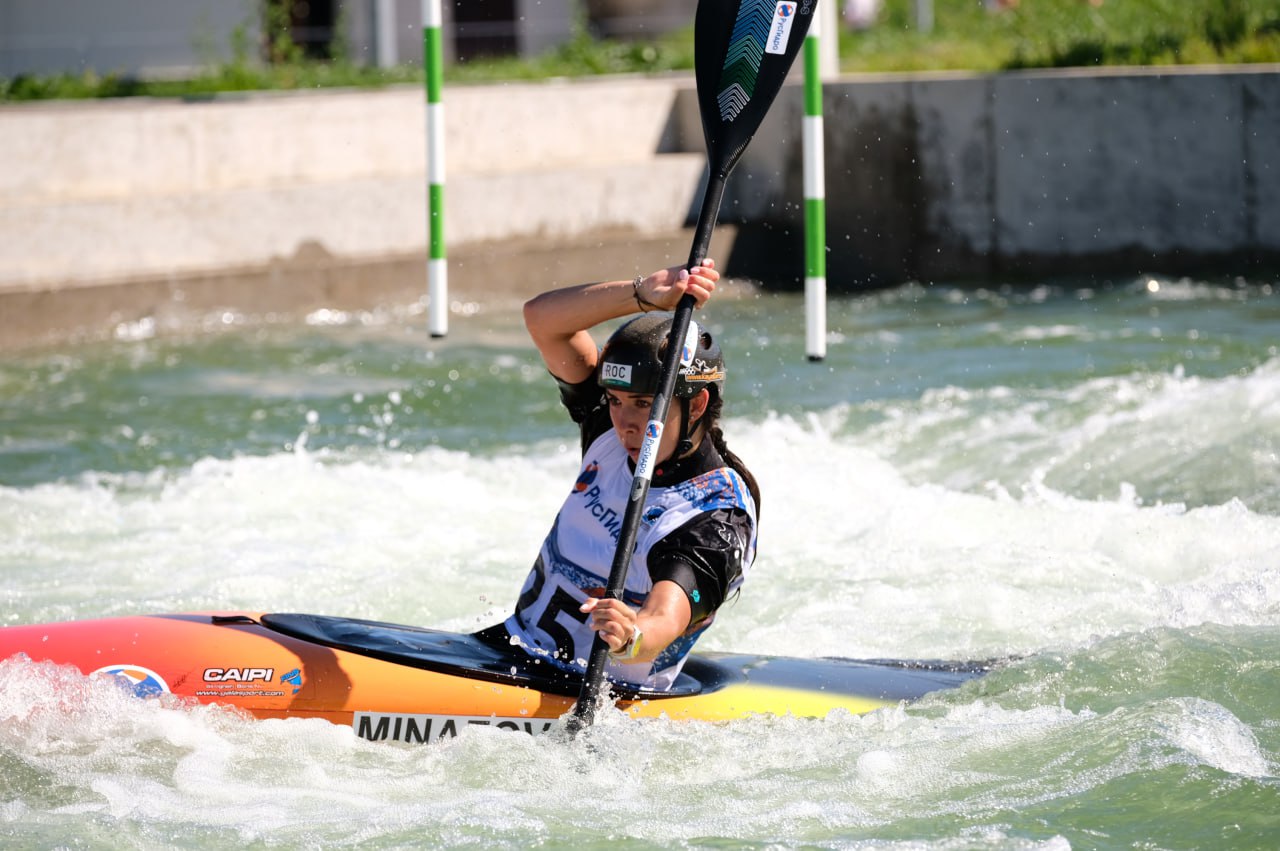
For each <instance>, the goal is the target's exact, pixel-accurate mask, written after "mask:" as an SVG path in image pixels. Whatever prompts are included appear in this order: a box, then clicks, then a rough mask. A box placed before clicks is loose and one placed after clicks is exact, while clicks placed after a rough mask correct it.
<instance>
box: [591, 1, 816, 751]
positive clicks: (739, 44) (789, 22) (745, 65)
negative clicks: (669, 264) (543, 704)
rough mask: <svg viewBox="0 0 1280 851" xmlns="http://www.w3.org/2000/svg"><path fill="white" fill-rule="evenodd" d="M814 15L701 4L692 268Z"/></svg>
mask: <svg viewBox="0 0 1280 851" xmlns="http://www.w3.org/2000/svg"><path fill="white" fill-rule="evenodd" d="M816 5H817V0H798V2H792V0H778V2H776V3H775V2H771V0H699V2H698V11H697V15H696V18H695V20H694V41H695V42H696V43H697V45H698V52H697V54H696V57H695V76H696V77H697V87H698V109H699V112H700V113H701V116H702V127H703V132H704V134H705V135H706V140H707V165H708V178H707V188H706V191H705V192H704V194H703V197H702V207H701V209H700V210H699V211H698V222H697V225H696V226H695V228H694V239H693V247H692V250H691V251H690V252H689V263H688V268H693V267H694V266H697V265H699V264H700V263H702V262H703V260H705V259H706V255H707V250H708V248H709V247H710V245H711V232H712V231H713V230H714V229H715V225H716V220H717V218H718V217H719V214H720V202H721V201H722V200H723V198H724V188H725V183H726V181H727V180H728V177H729V172H731V171H732V170H733V167H734V165H736V164H737V162H738V158H739V157H740V156H741V155H742V152H743V151H744V150H745V149H746V146H747V143H748V142H750V140H751V136H752V135H753V134H754V133H755V131H756V129H757V128H758V127H759V126H760V122H761V121H762V120H763V119H764V116H765V113H766V112H768V110H769V106H770V104H771V103H772V102H773V99H774V97H775V96H776V95H777V93H778V90H779V89H780V88H781V86H782V83H783V81H784V80H785V79H786V75H787V69H788V68H789V67H790V66H791V63H792V61H793V60H794V59H795V56H796V53H797V52H798V51H799V49H800V45H801V43H802V41H803V39H804V31H805V30H806V29H807V28H808V25H809V20H810V18H811V16H812V14H813V11H814V8H815V7H816ZM789 33H790V34H791V35H789ZM791 36H794V38H792V37H791ZM693 307H694V298H693V296H691V295H688V294H685V295H684V296H683V297H681V299H680V302H679V304H678V305H677V306H676V311H675V316H674V318H673V319H672V322H671V333H670V335H669V336H668V338H667V350H666V352H665V353H664V354H663V357H662V371H661V372H660V373H659V377H658V390H657V393H656V394H655V395H654V397H653V406H652V408H651V410H650V416H649V422H648V425H647V426H646V428H645V437H644V443H643V444H642V445H641V447H640V456H639V457H640V460H639V461H638V462H637V464H636V474H635V478H634V479H632V482H631V493H630V495H629V496H628V499H627V507H626V511H625V512H624V514H623V520H622V529H621V530H620V531H619V535H618V544H617V547H616V548H615V549H614V555H613V564H612V566H611V568H610V570H609V581H608V584H607V585H606V587H605V594H606V596H608V597H611V598H613V599H616V600H621V599H622V593H623V588H624V587H625V586H626V582H627V570H628V568H629V567H630V566H631V558H632V556H633V555H634V553H635V545H636V529H637V527H638V526H639V524H640V516H641V514H642V513H643V511H644V503H645V500H646V498H647V497H648V495H649V480H650V477H651V476H652V473H653V469H654V467H655V466H656V464H655V463H654V462H655V461H656V460H657V450H658V444H659V442H660V441H661V437H662V429H663V425H664V424H665V423H666V419H667V411H668V410H669V409H670V406H671V397H672V395H673V391H674V389H675V386H676V378H677V370H678V369H679V366H680V358H681V355H682V353H683V351H684V349H685V345H684V342H685V338H686V336H687V335H688V332H689V324H690V322H691V317H692V315H693ZM608 661H609V647H608V645H607V644H605V642H604V639H602V638H601V637H600V635H599V633H597V634H596V635H595V638H594V641H593V642H592V645H591V654H590V657H589V658H588V659H587V670H586V673H585V675H584V677H583V681H582V690H581V692H580V693H579V695H578V702H577V704H575V705H574V708H573V713H572V715H571V716H570V717H569V719H568V723H567V727H568V730H569V733H570V735H574V734H576V733H577V732H578V731H579V730H581V729H582V728H583V727H586V726H587V725H589V724H591V722H592V720H593V719H594V718H595V713H596V709H597V707H598V705H599V703H600V695H601V692H602V690H603V688H604V671H605V667H606V666H607V665H608Z"/></svg>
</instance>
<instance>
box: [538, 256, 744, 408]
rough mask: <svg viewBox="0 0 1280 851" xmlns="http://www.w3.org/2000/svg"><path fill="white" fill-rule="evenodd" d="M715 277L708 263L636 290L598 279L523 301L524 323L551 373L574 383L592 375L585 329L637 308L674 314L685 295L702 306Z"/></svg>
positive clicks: (593, 352) (593, 351)
mask: <svg viewBox="0 0 1280 851" xmlns="http://www.w3.org/2000/svg"><path fill="white" fill-rule="evenodd" d="M719 279H720V273H719V272H717V271H716V268H715V262H714V261H712V260H707V261H705V262H704V263H703V265H702V266H696V267H694V268H693V269H692V270H690V271H689V272H686V271H685V270H684V267H683V266H672V267H671V268H669V269H663V270H661V271H658V272H654V273H653V274H652V275H650V276H649V277H647V278H644V279H643V280H642V281H641V282H640V285H639V287H638V288H636V287H634V286H633V285H632V282H631V281H603V282H600V283H594V284H579V285H577V286H572V287H564V288H563V289H558V290H548V291H547V292H544V293H542V294H540V295H537V296H534V297H533V298H531V299H529V300H528V301H527V302H525V305H524V324H525V327H526V328H527V329H528V330H529V336H530V337H531V338H532V339H533V344H534V345H535V346H537V347H538V351H539V352H540V353H541V354H542V360H543V361H544V362H545V363H546V365H547V369H548V370H550V371H551V374H552V375H554V376H555V377H556V378H559V379H560V380H561V381H566V382H568V383H570V384H577V383H579V382H582V381H586V380H587V379H588V378H590V377H591V374H592V373H593V372H594V371H595V368H596V360H597V358H598V357H599V351H598V350H597V348H596V343H595V340H593V339H592V338H591V335H590V334H589V333H588V329H590V328H593V327H595V326H596V325H599V324H600V323H601V322H607V321H608V320H610V319H617V318H618V317H620V316H627V315H629V314H632V313H638V312H640V311H641V310H642V309H643V310H651V309H652V310H673V309H675V306H676V305H677V304H678V303H679V302H680V298H681V296H683V295H684V294H685V293H686V292H688V293H690V294H691V295H692V296H693V297H694V299H695V300H696V302H697V305H698V306H699V307H701V306H702V305H703V304H705V303H706V301H707V299H708V298H710V297H711V292H712V291H713V290H714V289H715V287H716V281H718V280H719ZM637 295H638V296H639V298H638V299H637Z"/></svg>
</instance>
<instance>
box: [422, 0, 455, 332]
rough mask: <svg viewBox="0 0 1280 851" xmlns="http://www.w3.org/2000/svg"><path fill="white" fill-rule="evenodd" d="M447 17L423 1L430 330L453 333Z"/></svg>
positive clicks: (432, 0) (434, 1)
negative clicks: (444, 95) (447, 230)
mask: <svg viewBox="0 0 1280 851" xmlns="http://www.w3.org/2000/svg"><path fill="white" fill-rule="evenodd" d="M443 25H444V14H443V12H442V11H441V6H440V0H422V64H423V68H424V69H425V70H426V81H427V328H428V330H429V331H430V332H431V336H432V337H443V336H444V335H445V334H447V333H448V332H449V264H448V260H446V259H445V248H444V104H443V103H442V102H441V97H440V95H441V90H442V89H443V88H444V85H443V84H444V38H443V35H442V33H441V30H442V29H443Z"/></svg>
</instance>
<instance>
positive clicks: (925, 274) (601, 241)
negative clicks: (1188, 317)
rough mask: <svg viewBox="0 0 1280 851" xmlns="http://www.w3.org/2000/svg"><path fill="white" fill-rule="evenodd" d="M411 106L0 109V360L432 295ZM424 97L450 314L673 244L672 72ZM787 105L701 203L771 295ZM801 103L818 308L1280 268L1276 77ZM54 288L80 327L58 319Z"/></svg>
mask: <svg viewBox="0 0 1280 851" xmlns="http://www.w3.org/2000/svg"><path fill="white" fill-rule="evenodd" d="M423 101H424V97H423V94H422V92H421V91H420V90H418V89H416V88H413V87H408V88H396V89H389V90H385V91H379V92H356V91H340V92H315V93H306V94H297V93H292V94H262V95H250V96H244V95H240V96H227V97H217V98H213V99H210V100H208V101H201V102H180V101H164V100H147V99H130V100H121V101H110V102H92V103H53V104H32V105H9V106H4V107H0V163H2V164H3V167H0V347H3V346H6V345H7V346H13V345H19V344H22V343H23V342H24V341H29V340H31V339H34V338H33V337H31V334H30V333H29V332H28V331H25V330H23V329H26V328H34V327H43V328H44V331H45V332H46V333H45V336H43V337H40V338H39V339H47V338H49V335H55V336H56V335H57V334H60V333H71V329H73V328H74V330H76V331H77V332H80V331H84V332H85V333H93V332H94V331H95V329H96V330H97V331H98V332H101V331H102V330H103V329H104V328H109V327H110V323H112V322H115V321H119V320H123V321H127V320H128V319H129V317H136V316H138V315H142V314H144V313H145V311H148V310H151V311H153V312H154V311H163V310H165V309H167V308H166V307H165V305H166V304H169V302H166V299H169V300H170V301H174V300H177V301H183V300H185V303H186V304H188V305H193V304H199V305H218V304H221V305H225V306H227V307H232V308H241V309H249V310H251V309H253V308H254V306H255V305H254V302H253V298H254V294H255V293H266V292H268V291H271V292H272V293H273V295H272V297H271V304H272V305H278V304H286V303H288V302H289V300H290V298H292V299H294V301H295V302H296V303H297V304H299V305H303V304H313V303H315V302H316V301H318V300H323V299H324V298H326V297H334V298H337V297H338V295H339V294H340V295H341V298H342V300H343V302H344V304H346V305H347V306H354V305H356V304H358V303H359V300H360V298H361V296H360V292H362V290H360V289H359V288H356V287H352V286H347V285H344V284H342V283H341V281H338V280H337V278H335V276H339V277H341V279H342V281H350V280H369V281H372V282H380V283H376V285H374V284H371V285H370V286H368V287H367V288H365V289H364V290H363V292H364V293H365V294H366V298H367V299H370V300H371V299H375V298H405V297H412V295H408V296H406V294H407V293H408V294H412V293H413V292H415V291H425V283H424V280H425V278H424V275H425V273H424V272H423V271H422V269H423V266H422V265H420V264H422V263H423V257H424V255H425V245H426V227H425V208H426V203H425V194H426V181H425V165H424V164H425V150H424V148H425V142H424V137H425V129H424V122H425V119H424V110H423ZM445 106H446V113H447V120H446V125H447V132H446V154H445V159H446V171H447V174H448V184H447V187H446V238H447V240H448V241H449V244H450V253H451V256H453V257H456V258H457V265H458V266H459V270H460V271H459V274H458V275H457V277H456V283H457V284H458V289H457V293H458V297H459V298H460V299H462V300H467V299H470V298H473V297H481V296H483V297H490V296H492V295H494V294H495V293H503V294H504V295H505V296H511V295H515V296H516V297H518V296H519V294H520V292H524V293H528V292H532V291H536V290H537V289H541V288H543V287H544V286H547V285H551V284H553V283H557V282H560V281H561V280H562V276H564V275H570V274H574V275H576V274H581V275H583V276H584V277H597V276H606V275H610V274H617V275H618V276H619V277H627V276H629V275H630V274H634V271H635V270H638V269H639V268H645V267H647V266H649V265H651V264H653V265H656V264H657V263H660V262H663V260H664V259H665V258H672V259H673V261H675V262H678V261H679V260H680V259H682V258H683V256H684V254H685V253H686V252H687V249H688V241H687V234H686V232H685V228H687V226H688V225H689V224H690V222H691V220H692V216H693V213H694V209H695V206H696V203H697V201H698V199H699V197H700V193H701V185H702V182H703V180H704V174H703V172H704V162H703V160H704V155H703V140H702V130H701V123H700V119H699V116H698V111H697V104H696V96H695V92H694V88H693V81H692V78H691V77H690V76H688V75H671V76H665V77H659V78H654V79H640V78H631V77H625V78H607V79H598V80H591V81H581V82H564V81H557V82H545V83H520V84H507V85H494V86H454V87H448V88H446V92H445ZM801 106H802V104H801V99H800V90H799V87H798V86H797V85H789V86H788V87H787V88H786V89H785V90H784V91H783V92H782V94H781V95H780V96H779V98H778V100H777V101H776V102H775V104H774V107H773V109H772V111H771V113H770V115H769V116H768V117H767V118H766V120H765V122H764V124H763V125H762V127H761V128H760V130H759V131H758V133H757V134H756V137H755V140H754V141H753V142H752V144H751V146H750V148H749V149H748V150H747V153H746V156H745V157H744V159H743V161H742V162H741V163H740V164H739V166H738V168H737V170H736V171H735V172H734V174H733V176H732V178H731V179H730V181H729V185H728V189H727V192H726V196H725V202H724V206H723V208H722V212H721V222H722V223H724V224H725V225H733V226H734V227H733V228H726V230H725V232H726V233H727V234H734V233H736V234H737V238H736V239H734V240H732V241H726V240H723V239H722V240H720V242H719V243H718V250H719V252H720V257H719V259H720V260H721V264H722V267H723V268H725V269H726V270H727V271H728V272H729V273H730V274H733V275H736V276H738V277H743V278H750V279H754V280H756V281H760V282H763V284H764V285H766V286H774V287H789V286H799V285H800V282H801V281H802V279H803V218H802V212H801V210H802V190H801V177H802V162H801V148H800V143H799V139H800V116H801V111H802V110H801ZM824 112H825V115H826V140H825V141H826V193H827V212H828V221H827V236H828V251H829V256H828V264H827V269H828V280H829V287H830V289H831V290H832V291H833V292H841V291H854V290H858V289H861V288H866V287H872V286H885V285H893V284H896V283H900V282H903V281H907V280H919V281H925V282H929V281H963V280H980V281H991V280H1014V279H1018V278H1035V277H1043V276H1047V275H1049V276H1056V277H1072V276H1075V277H1079V278H1087V279H1092V278H1096V277H1098V276H1108V275H1114V276H1125V275H1138V274H1141V273H1143V272H1165V273H1173V274H1180V273H1187V274H1190V273H1196V272H1198V271H1208V272H1211V273H1213V274H1219V275H1236V274H1241V275H1247V274H1253V273H1255V272H1257V271H1258V270H1266V269H1275V268H1280V144H1278V143H1277V140H1278V139H1280V66H1252V67H1230V68H1159V69H1153V68H1146V69H1110V70H1101V71H1054V72H1049V71H1042V72H1018V73H1007V74H990V75H973V74H928V75H911V76H906V75H874V76H859V77H845V78H842V79H841V80H839V81H837V82H835V83H829V84H828V85H827V86H826V87H825V93H824ZM556 253H559V254H560V255H562V256H561V257H560V258H559V259H557V260H555V261H552V260H549V259H548V258H549V256H550V255H553V254H556ZM570 254H578V255H580V256H582V257H591V258H592V262H593V263H594V262H601V263H602V264H603V265H608V261H609V259H610V258H614V264H613V265H614V267H616V268H603V267H602V268H598V269H593V270H587V269H585V268H584V267H583V266H582V265H581V264H575V263H573V262H571V261H570V260H568V259H567V257H568V255H570ZM489 257H492V258H494V260H493V268H492V269H486V268H485V267H486V264H487V261H486V258H489ZM522 257H523V258H532V259H528V260H524V259H522ZM490 272H491V273H492V274H489V273H490ZM389 278H395V279H396V280H398V281H400V283H399V284H398V285H391V284H389V283H388V280H389ZM451 280H454V279H453V276H451ZM245 281H248V282H252V281H258V282H262V281H269V282H274V283H273V284H272V286H270V287H268V286H255V285H252V284H251V283H250V284H245V285H239V284H237V283H236V282H245ZM285 281H287V282H288V286H287V287H285V286H284V284H283V282H285ZM309 281H310V282H312V283H310V284H309V283H308V282H309ZM566 282H567V281H566ZM470 287H475V290H474V291H468V288H470ZM513 288H514V290H516V291H514V292H513ZM197 290H199V292H200V295H199V297H196V295H195V293H196V291H197ZM90 291H92V295H91V296H90V295H89V294H88V293H89V292H90ZM219 292H221V293H223V294H224V296H223V297H222V300H221V301H220V300H219V296H218V293H219ZM131 293H133V294H145V296H144V295H137V296H136V297H135V296H134V295H131ZM179 294H181V295H179ZM76 298H80V299H81V300H82V301H81V303H82V304H84V305H92V309H89V308H88V307H86V309H85V310H83V311H76V310H73V309H65V305H68V304H71V303H72V302H73V301H74V300H75V299H76ZM262 298H265V296H262ZM53 305H63V306H64V309H58V308H56V307H53ZM112 305H114V306H115V307H116V309H110V308H111V306H112ZM169 306H173V305H172V304H170V305H169ZM37 314H38V315H40V316H44V317H46V319H45V320H44V323H45V324H44V326H40V323H39V322H36V321H34V320H32V321H29V320H31V317H33V316H35V315H37ZM60 314H66V315H67V316H75V315H79V316H80V317H81V319H79V320H76V321H74V322H73V321H72V320H70V319H68V320H67V322H65V323H63V325H59V324H58V320H57V318H56V317H57V316H59V315H60ZM64 326H65V327H64Z"/></svg>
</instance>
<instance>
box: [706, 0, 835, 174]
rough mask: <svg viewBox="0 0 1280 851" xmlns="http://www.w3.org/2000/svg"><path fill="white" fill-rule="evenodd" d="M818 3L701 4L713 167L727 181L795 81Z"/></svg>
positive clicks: (743, 0)
mask: <svg viewBox="0 0 1280 851" xmlns="http://www.w3.org/2000/svg"><path fill="white" fill-rule="evenodd" d="M817 6H818V2H817V0H699V2H698V14H697V18H696V19H695V23H694V45H695V50H696V51H697V53H696V55H695V60H694V62H695V72H696V75H697V81H698V106H699V108H700V110H701V112H702V130H703V133H704V134H705V135H706V139H707V159H708V162H709V164H710V166H711V169H712V171H713V172H715V173H719V174H720V175H721V176H725V175H727V174H728V173H729V171H730V170H732V169H733V166H734V164H736V163H737V161H738V158H739V157H741V156H742V152H743V151H744V150H746V147H747V143H748V142H750V141H751V137H752V136H753V135H754V134H755V132H756V130H757V129H758V128H759V127H760V122H761V121H763V120H764V116H765V113H767V112H768V111H769V105H770V104H772V103H773V99H774V97H775V96H776V95H777V94H778V90H779V89H780V88H782V83H783V82H784V81H785V80H786V78H787V72H788V71H789V70H790V68H791V64H792V62H793V61H794V60H795V58H796V54H797V53H799V52H800V48H801V47H802V46H803V44H804V38H805V33H806V32H808V30H809V23H810V21H812V20H813V15H814V13H815V11H816V10H817Z"/></svg>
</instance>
